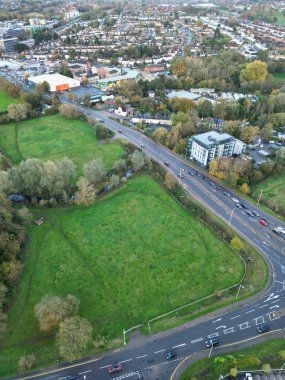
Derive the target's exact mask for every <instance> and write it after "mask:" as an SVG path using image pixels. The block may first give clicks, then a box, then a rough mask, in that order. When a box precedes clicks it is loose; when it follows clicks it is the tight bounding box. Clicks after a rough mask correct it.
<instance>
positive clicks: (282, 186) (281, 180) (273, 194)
mask: <svg viewBox="0 0 285 380" xmlns="http://www.w3.org/2000/svg"><path fill="white" fill-rule="evenodd" d="M261 190H263V191H262V196H261V202H262V203H265V204H266V205H268V206H269V207H270V208H272V209H273V210H276V212H277V213H278V211H281V210H283V212H284V213H285V175H279V176H278V177H270V178H267V179H266V180H264V181H262V182H260V183H259V184H258V185H257V186H256V187H255V188H254V192H253V196H254V197H255V198H257V197H258V196H259V194H260V191H261Z"/></svg>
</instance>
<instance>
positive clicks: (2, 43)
mask: <svg viewBox="0 0 285 380" xmlns="http://www.w3.org/2000/svg"><path fill="white" fill-rule="evenodd" d="M17 43H18V38H17V37H2V38H0V51H2V52H4V53H13V52H14V51H15V49H16V46H17Z"/></svg>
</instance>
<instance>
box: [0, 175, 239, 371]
mask: <svg viewBox="0 0 285 380" xmlns="http://www.w3.org/2000/svg"><path fill="white" fill-rule="evenodd" d="M37 212H38V216H43V217H44V219H45V223H44V224H43V225H42V226H40V227H36V226H31V227H30V228H29V246H28V250H27V260H26V263H25V269H24V273H23V276H22V279H21V282H20V286H19V295H18V298H17V301H16V303H15V305H14V307H13V308H12V310H11V312H10V314H9V319H8V328H7V331H6V333H5V336H4V339H3V340H2V345H1V342H0V348H2V349H1V351H0V368H1V369H2V371H3V372H2V373H3V374H4V375H5V374H9V373H12V372H13V371H15V368H16V365H17V361H18V359H19V357H20V356H21V355H22V354H23V353H25V354H28V353H34V354H35V355H36V357H37V364H38V365H42V366H45V365H48V364H51V363H52V362H55V361H56V359H57V352H56V348H55V347H54V344H53V339H51V338H52V337H47V336H44V335H43V334H41V333H40V332H39V330H38V326H37V322H36V320H35V317H34V306H35V305H36V304H37V303H38V302H39V301H40V299H41V298H42V297H43V296H44V295H45V294H50V295H63V296H65V295H67V294H73V295H75V296H77V297H78V298H79V299H80V301H81V306H80V310H79V314H80V315H81V316H84V317H86V318H87V319H89V320H90V321H91V322H92V324H93V327H94V338H95V337H96V336H97V335H98V334H101V335H104V336H107V337H109V339H112V338H114V337H118V336H120V337H121V336H122V330H123V329H124V328H125V329H127V328H129V327H131V326H134V325H136V324H138V323H141V322H143V321H146V320H148V319H150V318H152V317H154V316H157V315H159V314H162V313H164V312H167V311H169V310H171V309H173V308H175V307H178V306H180V305H183V304H185V303H188V302H191V301H193V300H197V299H199V298H201V297H203V296H206V295H209V294H211V293H213V292H215V291H218V290H221V289H224V288H226V287H228V286H230V285H232V284H235V283H237V282H238V281H239V280H240V278H241V277H242V274H243V264H242V262H241V260H240V258H239V257H238V256H236V255H235V254H234V253H233V252H232V251H231V249H230V248H229V247H228V246H227V245H225V244H224V243H223V241H222V240H220V239H219V238H218V237H217V236H216V235H215V234H214V233H213V232H211V231H210V230H209V229H207V228H206V227H205V226H204V225H203V224H202V223H200V222H199V221H198V220H197V219H195V218H193V217H192V216H191V215H189V214H188V213H187V212H186V211H185V210H184V209H183V208H182V207H181V206H180V205H179V204H178V203H177V202H176V201H175V200H174V199H173V198H172V197H171V196H170V195H169V194H168V193H166V192H165V191H164V190H163V189H162V188H161V187H160V185H159V184H158V183H157V182H156V181H155V180H154V179H153V178H152V177H150V176H148V175H143V176H139V177H136V178H134V179H132V180H130V181H129V182H128V183H127V184H126V185H124V187H123V188H121V189H119V190H118V191H117V192H115V193H113V194H111V195H109V196H108V197H107V198H106V199H104V200H102V201H100V202H99V201H98V202H97V203H96V204H94V205H93V206H91V207H89V208H80V207H69V208H65V209H47V210H43V211H39V210H38V211H37Z"/></svg>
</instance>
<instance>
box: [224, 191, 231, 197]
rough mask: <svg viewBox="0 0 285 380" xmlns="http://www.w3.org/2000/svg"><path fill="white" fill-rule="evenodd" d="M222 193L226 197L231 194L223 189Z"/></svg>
mask: <svg viewBox="0 0 285 380" xmlns="http://www.w3.org/2000/svg"><path fill="white" fill-rule="evenodd" d="M223 194H224V195H225V196H226V197H230V196H231V194H230V193H229V192H228V191H224V192H223Z"/></svg>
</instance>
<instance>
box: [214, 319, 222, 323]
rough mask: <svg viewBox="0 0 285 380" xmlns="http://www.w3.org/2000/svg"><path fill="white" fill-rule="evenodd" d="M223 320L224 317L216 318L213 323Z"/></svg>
mask: <svg viewBox="0 0 285 380" xmlns="http://www.w3.org/2000/svg"><path fill="white" fill-rule="evenodd" d="M221 320H222V318H218V319H215V320H214V321H213V323H216V322H219V321H221Z"/></svg>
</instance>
